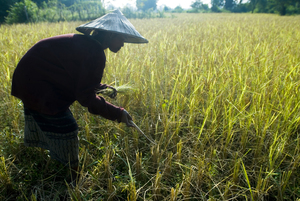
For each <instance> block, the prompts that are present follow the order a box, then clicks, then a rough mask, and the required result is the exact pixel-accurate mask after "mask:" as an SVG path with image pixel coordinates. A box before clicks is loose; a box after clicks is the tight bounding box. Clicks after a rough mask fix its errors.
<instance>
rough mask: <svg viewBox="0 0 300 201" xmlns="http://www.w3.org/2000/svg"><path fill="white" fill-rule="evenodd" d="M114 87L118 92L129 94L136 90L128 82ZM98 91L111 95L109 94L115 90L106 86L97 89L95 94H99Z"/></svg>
mask: <svg viewBox="0 0 300 201" xmlns="http://www.w3.org/2000/svg"><path fill="white" fill-rule="evenodd" d="M115 89H116V90H117V93H118V94H123V95H130V94H132V93H134V92H135V91H136V89H135V88H133V87H132V86H130V85H128V84H124V85H121V86H117V87H115ZM99 93H100V94H102V95H105V96H110V97H111V95H112V94H114V93H115V91H114V90H113V89H112V88H106V89H102V90H99V91H97V94H99Z"/></svg>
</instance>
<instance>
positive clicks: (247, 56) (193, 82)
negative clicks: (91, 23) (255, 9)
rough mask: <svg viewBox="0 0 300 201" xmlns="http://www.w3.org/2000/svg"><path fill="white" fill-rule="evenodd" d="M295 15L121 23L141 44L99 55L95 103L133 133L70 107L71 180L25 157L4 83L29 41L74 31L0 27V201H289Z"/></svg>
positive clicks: (299, 77)
mask: <svg viewBox="0 0 300 201" xmlns="http://www.w3.org/2000/svg"><path fill="white" fill-rule="evenodd" d="M299 20H300V18H299V16H290V17H279V16H276V15H263V14H254V15H250V14H180V15H177V17H176V18H172V19H170V18H164V19H144V20H131V22H132V23H133V24H134V26H135V27H136V28H137V30H138V31H139V32H140V33H141V34H142V35H143V36H144V37H145V38H147V39H148V40H149V44H143V45H134V44H126V45H125V46H124V48H122V50H121V51H120V52H119V53H118V54H114V53H111V52H109V51H107V52H106V55H107V60H108V62H107V67H106V69H105V75H104V78H103V83H107V84H110V85H112V86H116V87H117V86H130V87H132V89H134V90H132V91H131V93H124V94H119V95H118V96H117V99H115V100H111V99H109V98H107V100H109V101H111V102H112V103H114V104H116V105H118V106H122V107H124V108H125V109H126V110H127V111H128V112H129V113H130V114H131V115H132V116H133V119H134V122H135V123H136V124H137V125H138V126H139V127H140V128H141V129H142V130H143V131H144V133H145V134H146V135H147V136H150V137H151V138H152V139H154V140H155V141H156V143H157V145H154V144H151V143H150V142H149V141H148V140H147V139H146V138H145V137H144V136H142V135H140V134H139V133H138V132H137V131H136V130H135V129H133V128H127V127H125V125H122V124H118V123H116V122H110V121H108V120H105V119H103V118H101V117H98V116H94V115H91V114H89V113H88V111H87V110H86V109H85V108H83V107H82V106H80V105H79V104H78V103H75V104H74V105H72V107H71V110H72V112H73V114H74V117H75V118H76V120H77V122H78V124H79V126H80V132H79V138H80V167H81V173H82V175H83V176H82V177H81V179H80V181H79V184H78V186H77V187H76V188H71V187H69V186H68V185H67V184H66V183H65V181H64V175H65V174H66V172H68V170H67V168H64V167H63V166H62V165H60V164H59V163H57V162H56V161H52V160H50V159H49V157H48V155H47V152H45V153H41V152H40V150H39V149H37V148H26V147H24V146H23V145H22V140H23V126H24V120H23V111H22V104H21V102H20V101H19V100H17V99H16V98H14V97H12V96H10V85H11V76H12V73H13V71H14V68H15V66H16V64H17V63H18V61H19V60H20V58H21V57H22V55H23V54H24V53H25V52H26V51H27V50H28V48H30V47H31V46H32V45H33V44H34V43H36V42H37V41H38V40H40V39H42V38H45V37H50V36H54V35H58V34H63V33H71V32H74V30H75V27H76V26H78V25H79V24H82V22H79V23H76V22H69V23H68V22H64V23H56V24H48V23H41V24H28V25H12V26H6V25H3V26H1V27H0V52H1V54H0V62H1V64H2V65H1V66H2V68H1V69H0V72H1V73H0V76H1V82H2V85H1V86H0V89H1V90H0V105H1V111H0V115H1V118H2V122H1V123H2V124H1V125H0V129H1V132H0V150H1V152H0V153H1V160H0V168H1V173H0V180H1V182H0V199H1V200H16V199H17V200H60V199H63V198H70V199H72V200H209V199H210V200H274V199H277V200H297V199H298V198H299V197H300V188H299V186H300V179H299V178H300V171H299V160H300V141H299V130H300V127H299V123H300V112H299V111H300V93H299V89H300V88H299V86H300V48H299V47H300V24H299Z"/></svg>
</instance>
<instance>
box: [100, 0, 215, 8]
mask: <svg viewBox="0 0 300 201" xmlns="http://www.w3.org/2000/svg"><path fill="white" fill-rule="evenodd" d="M194 1H195V0H158V1H157V7H158V8H159V7H160V6H162V5H166V6H168V7H170V8H175V7H176V6H181V7H182V8H190V6H191V4H192V2H194ZM202 2H203V3H204V4H210V2H211V0H202ZM104 4H105V6H108V5H109V4H112V5H114V6H115V7H120V8H122V7H124V6H125V5H126V4H130V5H132V6H134V7H135V4H136V0H104Z"/></svg>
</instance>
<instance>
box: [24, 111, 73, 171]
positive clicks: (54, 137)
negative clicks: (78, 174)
mask: <svg viewBox="0 0 300 201" xmlns="http://www.w3.org/2000/svg"><path fill="white" fill-rule="evenodd" d="M24 114H25V131H24V144H25V146H29V147H40V148H43V149H47V150H49V151H50V156H51V158H52V159H55V160H57V161H59V162H61V163H62V164H69V163H70V165H71V166H72V167H74V166H77V165H78V152H79V150H78V149H79V147H78V146H79V145H78V137H77V134H78V126H77V123H76V121H75V119H74V117H73V115H72V113H71V111H70V110H67V111H65V112H62V113H59V114H56V115H44V114H41V113H38V112H35V111H33V110H30V109H28V108H25V107H24Z"/></svg>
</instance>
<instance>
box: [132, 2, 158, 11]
mask: <svg viewBox="0 0 300 201" xmlns="http://www.w3.org/2000/svg"><path fill="white" fill-rule="evenodd" d="M136 7H137V8H138V10H142V11H146V10H149V9H152V10H155V9H156V7H157V0H136Z"/></svg>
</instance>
